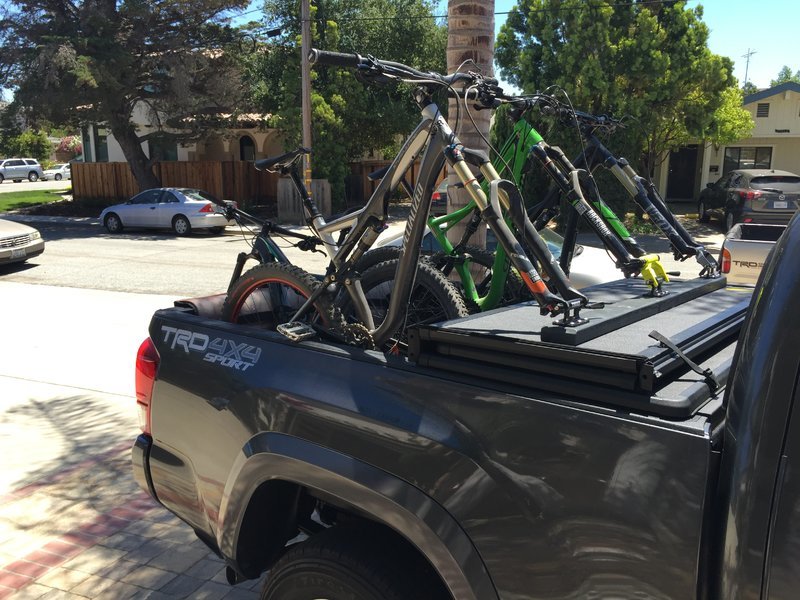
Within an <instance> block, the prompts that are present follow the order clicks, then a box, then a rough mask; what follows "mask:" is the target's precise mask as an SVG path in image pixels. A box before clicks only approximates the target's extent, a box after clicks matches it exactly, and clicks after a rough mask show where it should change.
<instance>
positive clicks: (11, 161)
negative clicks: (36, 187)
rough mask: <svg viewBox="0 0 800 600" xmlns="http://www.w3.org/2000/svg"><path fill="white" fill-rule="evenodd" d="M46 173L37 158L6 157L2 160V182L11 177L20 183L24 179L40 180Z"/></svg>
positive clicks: (0, 177) (0, 163) (0, 180)
mask: <svg viewBox="0 0 800 600" xmlns="http://www.w3.org/2000/svg"><path fill="white" fill-rule="evenodd" d="M43 175H44V173H43V172H42V167H41V165H40V164H39V161H38V160H36V159H35V158H6V159H4V160H0V183H3V181H4V180H6V179H10V180H12V181H13V182H14V183H18V182H20V181H22V180H23V179H27V180H28V181H38V180H39V179H41V178H42V176H43Z"/></svg>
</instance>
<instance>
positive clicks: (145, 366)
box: [136, 337, 159, 435]
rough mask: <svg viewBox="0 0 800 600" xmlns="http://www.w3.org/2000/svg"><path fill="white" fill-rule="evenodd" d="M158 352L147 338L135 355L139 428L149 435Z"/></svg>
mask: <svg viewBox="0 0 800 600" xmlns="http://www.w3.org/2000/svg"><path fill="white" fill-rule="evenodd" d="M158 361H159V356H158V350H156V347H155V344H153V340H151V339H150V338H149V337H148V338H147V339H145V341H143V342H142V345H141V346H139V351H138V352H137V353H136V407H137V408H138V409H139V427H140V428H141V430H142V431H143V432H144V433H146V434H148V435H150V400H151V398H152V395H153V384H154V383H155V381H156V373H157V372H158Z"/></svg>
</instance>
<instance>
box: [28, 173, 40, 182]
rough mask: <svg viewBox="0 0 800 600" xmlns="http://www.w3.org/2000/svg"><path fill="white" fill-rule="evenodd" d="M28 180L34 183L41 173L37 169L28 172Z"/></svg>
mask: <svg viewBox="0 0 800 600" xmlns="http://www.w3.org/2000/svg"><path fill="white" fill-rule="evenodd" d="M28 181H30V182H31V183H33V182H34V181H39V174H38V173H37V172H36V171H31V172H30V173H28Z"/></svg>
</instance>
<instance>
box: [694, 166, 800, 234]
mask: <svg viewBox="0 0 800 600" xmlns="http://www.w3.org/2000/svg"><path fill="white" fill-rule="evenodd" d="M798 202H800V175H795V174H794V173H789V172H788V171H777V170H775V169H738V170H736V171H731V172H730V173H727V174H726V175H723V177H722V178H721V179H718V180H717V181H716V182H715V183H709V184H708V186H707V187H706V189H704V190H703V191H702V192H700V201H699V203H698V206H697V214H698V216H699V219H700V220H701V221H703V222H705V221H708V220H709V218H710V217H712V216H715V217H718V218H720V219H723V220H724V223H725V231H729V230H730V229H731V227H733V226H734V225H735V224H736V223H740V222H741V223H770V224H774V225H785V224H787V223H788V222H789V221H790V220H791V218H792V216H793V215H794V213H795V211H796V210H797V209H798V208H800V205H798Z"/></svg>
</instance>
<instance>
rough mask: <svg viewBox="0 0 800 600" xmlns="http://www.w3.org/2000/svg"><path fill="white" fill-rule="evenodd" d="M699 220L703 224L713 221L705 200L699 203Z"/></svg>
mask: <svg viewBox="0 0 800 600" xmlns="http://www.w3.org/2000/svg"><path fill="white" fill-rule="evenodd" d="M697 220H698V221H700V222H701V223H708V222H709V221H710V220H711V217H709V216H708V211H707V210H706V203H705V202H703V200H700V202H698V203H697Z"/></svg>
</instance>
